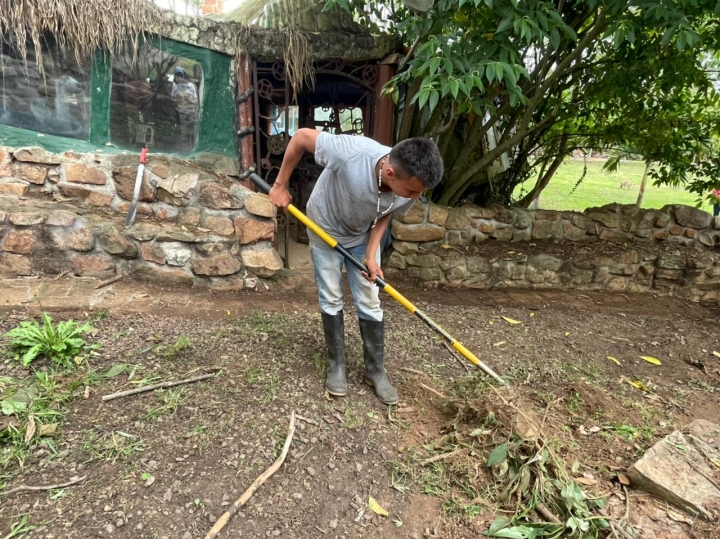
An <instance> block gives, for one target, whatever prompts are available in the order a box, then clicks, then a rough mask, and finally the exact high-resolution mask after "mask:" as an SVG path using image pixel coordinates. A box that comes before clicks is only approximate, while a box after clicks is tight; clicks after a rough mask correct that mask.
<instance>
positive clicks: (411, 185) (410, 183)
mask: <svg viewBox="0 0 720 539" xmlns="http://www.w3.org/2000/svg"><path fill="white" fill-rule="evenodd" d="M385 174H386V176H385V178H386V179H385V178H384V182H385V183H387V186H388V187H389V188H390V189H392V192H393V193H395V194H396V195H397V196H399V197H402V198H412V199H413V200H417V199H418V198H419V197H420V195H421V194H422V193H423V191H425V190H426V189H427V188H426V187H425V184H424V183H423V182H422V180H421V179H420V178H418V177H417V176H404V175H400V174H396V172H395V170H393V168H392V167H391V166H388V167H387V170H386V172H385Z"/></svg>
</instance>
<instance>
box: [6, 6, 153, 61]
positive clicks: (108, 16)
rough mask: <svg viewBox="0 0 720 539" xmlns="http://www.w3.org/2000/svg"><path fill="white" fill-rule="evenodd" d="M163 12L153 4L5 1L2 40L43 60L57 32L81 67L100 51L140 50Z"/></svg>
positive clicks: (57, 38)
mask: <svg viewBox="0 0 720 539" xmlns="http://www.w3.org/2000/svg"><path fill="white" fill-rule="evenodd" d="M159 12H160V10H159V8H158V7H157V6H155V4H153V3H152V2H149V1H148V0H113V1H112V2H102V1H98V0H73V1H72V2H70V1H64V0H0V39H2V40H3V42H4V43H5V44H7V45H9V46H11V47H13V48H15V49H17V51H18V53H19V54H20V56H21V57H22V58H23V59H24V60H25V61H27V57H28V45H29V46H30V47H31V48H32V49H33V51H34V53H35V55H36V56H37V57H38V58H39V57H40V56H41V54H42V44H43V38H44V36H45V35H46V34H52V35H53V36H54V38H55V40H57V42H58V44H59V45H60V47H62V48H63V49H66V50H72V51H73V54H74V55H75V59H76V61H77V63H78V64H81V63H83V62H85V61H86V60H88V58H90V57H91V55H92V54H93V53H94V52H95V51H97V50H98V49H99V50H104V51H107V52H108V53H109V54H110V55H111V56H114V55H117V54H122V53H124V52H126V51H127V44H128V42H130V43H132V44H133V45H134V49H135V52H136V51H137V46H138V41H139V37H140V36H142V35H143V34H145V33H152V32H153V31H154V30H156V28H155V26H156V21H158V20H159ZM38 68H39V69H40V70H41V71H42V69H43V67H42V62H38Z"/></svg>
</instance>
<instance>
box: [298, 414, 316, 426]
mask: <svg viewBox="0 0 720 539" xmlns="http://www.w3.org/2000/svg"><path fill="white" fill-rule="evenodd" d="M295 419H297V420H298V421H304V422H305V423H310V424H311V425H315V426H316V427H319V426H320V423H318V422H317V421H315V420H314V419H310V418H309V417H303V416H301V415H300V414H295Z"/></svg>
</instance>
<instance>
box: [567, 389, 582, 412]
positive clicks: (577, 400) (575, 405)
mask: <svg viewBox="0 0 720 539" xmlns="http://www.w3.org/2000/svg"><path fill="white" fill-rule="evenodd" d="M584 406H585V401H583V398H582V397H581V396H580V394H579V393H573V394H572V395H571V396H570V400H569V401H568V409H569V410H570V411H571V412H572V413H574V414H579V413H580V410H582V409H583V407H584Z"/></svg>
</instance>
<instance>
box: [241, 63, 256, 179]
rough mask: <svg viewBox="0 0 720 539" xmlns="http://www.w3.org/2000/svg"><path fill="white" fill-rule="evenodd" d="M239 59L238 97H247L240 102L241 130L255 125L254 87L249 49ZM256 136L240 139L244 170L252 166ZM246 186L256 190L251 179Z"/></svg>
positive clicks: (245, 136) (246, 136)
mask: <svg viewBox="0 0 720 539" xmlns="http://www.w3.org/2000/svg"><path fill="white" fill-rule="evenodd" d="M238 58H239V61H238V66H237V97H238V98H240V96H245V97H246V99H245V101H243V102H242V103H239V104H238V116H239V118H238V120H239V121H238V128H239V130H240V132H243V130H244V129H247V128H250V127H252V126H253V108H252V104H253V96H252V95H251V94H248V91H250V90H251V89H252V74H251V69H252V68H251V66H250V61H249V58H248V53H247V51H245V52H242V53H240V54H239V55H238ZM254 139H255V137H254V135H252V134H249V135H244V136H242V138H241V139H240V140H239V141H238V144H239V145H240V148H239V149H240V154H241V162H240V167H241V168H242V170H243V171H245V170H247V169H248V168H250V167H251V166H252V165H253V163H254V162H255V159H254V158H253V153H254V144H253V141H254ZM243 183H244V185H245V187H248V188H250V189H252V190H253V191H254V190H255V185H254V184H253V183H252V182H251V181H250V180H245V181H244V182H243Z"/></svg>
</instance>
